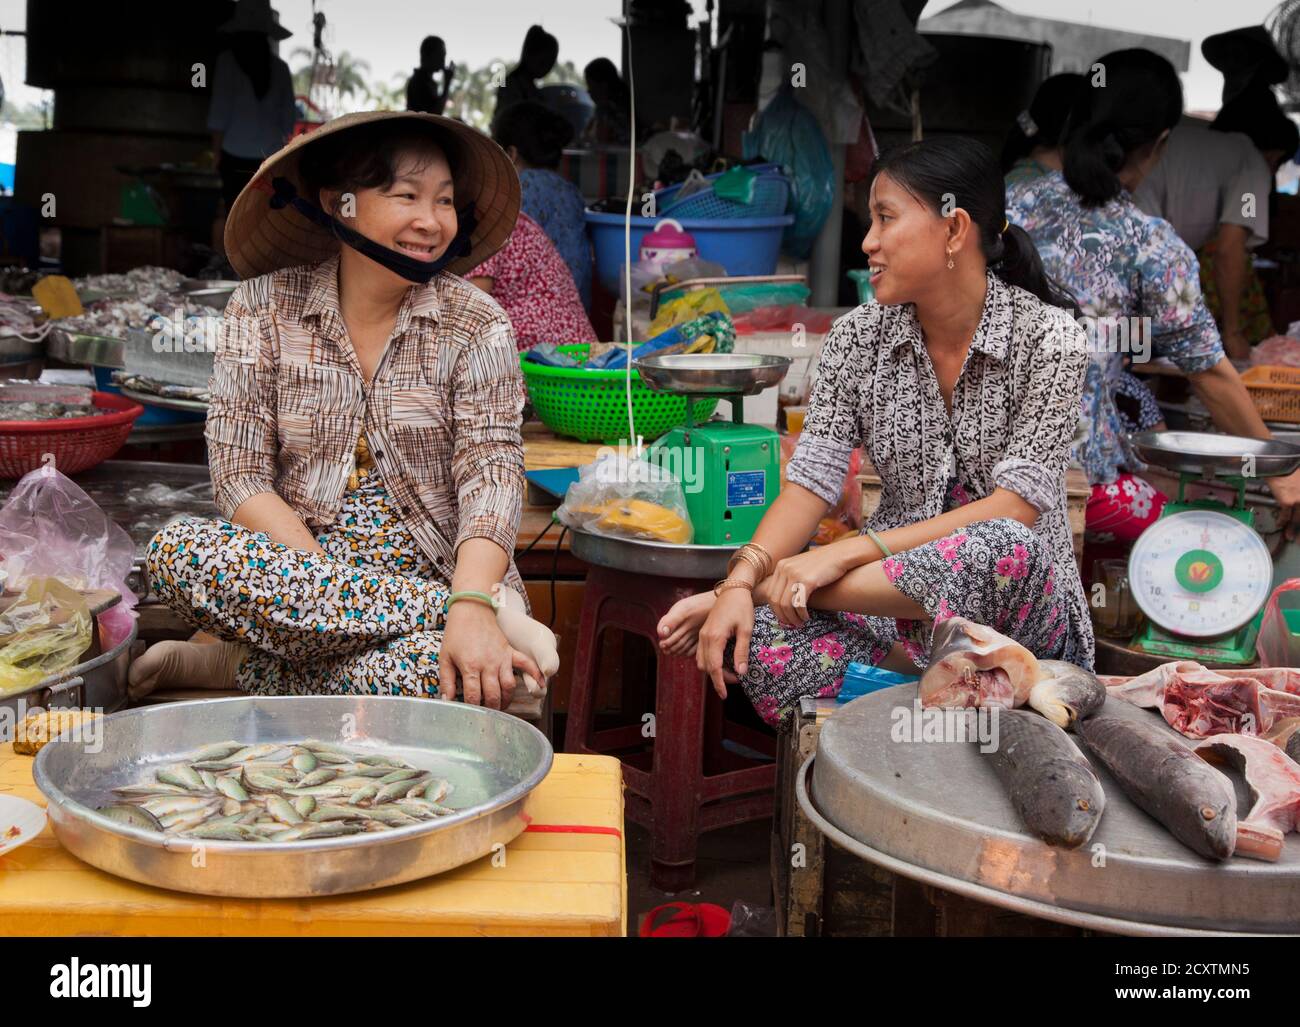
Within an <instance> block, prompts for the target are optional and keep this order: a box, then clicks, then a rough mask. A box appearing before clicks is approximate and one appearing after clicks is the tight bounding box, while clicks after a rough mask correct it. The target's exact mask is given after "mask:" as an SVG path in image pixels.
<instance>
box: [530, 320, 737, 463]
mask: <svg viewBox="0 0 1300 1027" xmlns="http://www.w3.org/2000/svg"><path fill="white" fill-rule="evenodd" d="M590 348H591V347H590V346H588V345H586V344H585V343H580V344H577V345H571V346H557V347H556V349H557V350H559V351H560V352H561V353H564V354H567V355H568V356H571V357H573V358H574V359H576V360H586V359H587V352H588V350H590ZM519 360H520V364H519V366H520V368H521V369H522V370H523V372H524V381H525V382H526V383H527V385H528V398H529V399H530V400H531V401H532V404H533V412H534V413H535V414H536V415H537V419H538V420H539V421H541V422H542V424H544V425H546V427H548V428H550V429H551V431H553V432H555V434H557V435H567V436H569V437H570V438H574V439H578V440H579V441H581V442H606V443H610V444H614V443H618V442H621V441H623V440H624V439H627V371H626V370H622V369H620V370H615V371H602V370H595V369H589V368H585V367H548V366H547V365H545V364H535V363H533V362H532V361H530V360H524V354H522V353H521V354H520V355H519ZM717 406H718V400H717V398H716V397H715V398H713V399H701V400H697V401H696V402H695V409H694V412H693V414H692V417H693V418H694V420H695V421H696V423H699V422H702V421H707V420H708V419H709V418H710V417H712V416H713V411H714V410H716V409H717ZM632 419H633V422H634V423H635V425H636V431H637V434H638V435H640V436H641V437H642V439H644V440H645V441H646V442H651V441H653V440H654V439H657V438H659V436H660V435H662V434H663V433H664V432H666V431H668V430H669V429H670V428H676V427H677V426H678V425H679V424H684V423H685V421H686V397H685V396H678V395H675V394H673V393H671V392H654V391H652V390H651V389H649V388H648V387H646V386H645V385H643V384H642V383H641V373H640V372H639V371H637V370H635V369H633V371H632Z"/></svg>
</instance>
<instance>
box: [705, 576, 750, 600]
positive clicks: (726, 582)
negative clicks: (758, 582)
mask: <svg viewBox="0 0 1300 1027" xmlns="http://www.w3.org/2000/svg"><path fill="white" fill-rule="evenodd" d="M729 588H743V589H744V590H745V591H746V592H752V591H754V586H753V583H751V582H748V581H746V580H745V579H744V578H723V579H722V580H721V581H719V582H718V583H717V584H716V585H714V586H713V594H714V595H715V596H720V595H722V593H723V592H725V591H726V590H727V589H729Z"/></svg>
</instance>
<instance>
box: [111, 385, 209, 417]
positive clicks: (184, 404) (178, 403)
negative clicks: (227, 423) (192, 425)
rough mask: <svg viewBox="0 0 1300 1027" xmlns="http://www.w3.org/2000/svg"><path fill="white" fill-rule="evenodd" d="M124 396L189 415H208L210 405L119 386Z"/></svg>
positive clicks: (194, 400)
mask: <svg viewBox="0 0 1300 1027" xmlns="http://www.w3.org/2000/svg"><path fill="white" fill-rule="evenodd" d="M118 388H119V389H120V390H121V392H122V395H123V396H125V397H126V398H127V399H133V400H135V401H136V402H137V403H143V404H144V405H145V406H150V407H158V408H159V409H160V410H183V411H184V412H185V413H187V414H206V413H207V412H208V404H207V402H206V401H204V400H201V399H179V398H177V397H174V396H158V395H155V394H154V393H152V392H138V391H136V390H135V389H127V388H124V387H122V386H120V385H119V386H118Z"/></svg>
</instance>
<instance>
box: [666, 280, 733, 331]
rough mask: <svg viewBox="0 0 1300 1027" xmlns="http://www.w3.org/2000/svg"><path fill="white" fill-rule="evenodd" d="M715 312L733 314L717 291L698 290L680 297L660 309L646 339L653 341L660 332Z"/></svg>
mask: <svg viewBox="0 0 1300 1027" xmlns="http://www.w3.org/2000/svg"><path fill="white" fill-rule="evenodd" d="M715 310H719V311H721V312H722V313H724V314H727V315H730V314H731V311H730V310H728V309H727V304H726V301H725V300H723V298H722V293H720V292H718V290H717V289H696V290H695V291H693V292H688V293H686V295H684V296H678V297H677V299H675V300H670V301H669V302H668V303H665V304H663V305H662V306H661V307H660V308H659V312H658V313H657V314H655V319H654V320H653V321H651V322H650V330H649V332H648V333H647V335H646V338H647V339H653V338H654V337H655V336H656V335H658V334H659V333H660V332H666V331H668V329H669V328H672V327H674V326H676V325H680V324H685V323H686V322H687V321H694V320H695V319H696V318H697V317H701V316H703V315H704V314H711V313H713V311H715Z"/></svg>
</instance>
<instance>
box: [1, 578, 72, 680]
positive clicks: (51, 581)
mask: <svg viewBox="0 0 1300 1027" xmlns="http://www.w3.org/2000/svg"><path fill="white" fill-rule="evenodd" d="M91 628H92V620H91V616H90V607H89V606H87V605H86V600H85V599H83V598H82V597H81V595H80V594H79V593H77V592H75V591H73V590H72V589H71V588H69V587H68V586H67V585H65V584H63V583H62V582H61V581H59V580H58V579H57V578H33V579H32V580H31V581H30V582H29V583H28V585H27V588H26V589H25V590H24V591H23V593H22V594H21V595H19V596H18V598H17V599H16V600H15V601H14V602H13V603H11V604H10V605H9V606H8V607H6V608H5V609H4V610H3V611H0V696H5V695H12V694H13V693H15V692H22V691H26V690H27V689H29V688H31V687H33V686H34V685H36V684H38V683H40V682H41V681H43V680H44V679H45V678H47V677H49V676H50V675H51V674H57V673H58V672H59V671H61V670H67V669H68V668H69V667H71V666H73V665H74V664H75V663H76V662H77V661H78V660H79V659H80V658H81V654H82V653H84V652H85V651H86V650H87V649H89V648H90V640H91Z"/></svg>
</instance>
